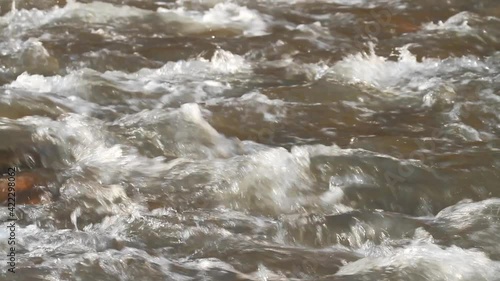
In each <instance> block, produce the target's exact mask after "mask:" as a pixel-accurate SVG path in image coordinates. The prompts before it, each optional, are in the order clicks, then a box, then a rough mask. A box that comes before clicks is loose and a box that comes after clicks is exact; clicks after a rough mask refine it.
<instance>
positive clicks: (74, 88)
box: [4, 50, 252, 107]
mask: <svg viewBox="0 0 500 281" xmlns="http://www.w3.org/2000/svg"><path fill="white" fill-rule="evenodd" d="M251 69H252V67H251V65H250V64H249V63H248V62H247V61H246V60H245V59H244V58H243V57H241V56H239V55H235V54H232V53H231V52H228V51H224V50H217V51H216V52H215V53H214V55H213V56H212V58H211V59H210V60H207V59H204V58H196V59H191V60H187V61H184V60H183V61H177V62H168V63H166V64H165V65H164V66H162V67H160V68H158V69H150V68H144V69H141V70H139V71H137V72H134V73H125V72H122V71H107V72H104V73H100V72H97V71H95V70H91V69H81V70H77V71H71V72H70V73H69V74H67V75H65V76H60V75H56V76H50V77H46V76H42V75H30V74H27V73H23V74H21V75H19V76H18V77H17V78H16V80H15V81H13V82H12V83H10V84H8V85H6V86H4V87H5V88H7V89H10V90H24V91H29V92H33V93H39V94H46V95H49V96H54V95H60V96H66V97H77V98H82V99H84V100H88V99H90V98H91V96H92V95H93V93H92V87H93V86H98V85H111V86H113V87H115V88H118V89H120V90H123V91H127V92H134V93H135V92H140V93H142V94H144V95H145V96H143V97H144V98H147V94H153V93H154V94H161V95H162V96H161V97H160V101H161V102H160V103H157V105H158V106H159V107H161V106H162V104H169V103H172V102H180V103H186V102H200V101H203V100H206V99H208V98H212V97H215V96H218V95H220V94H222V93H223V92H224V91H225V90H227V89H230V88H231V84H230V81H231V79H232V78H231V77H232V76H233V75H239V74H241V75H243V74H248V73H251ZM221 74H226V75H225V77H224V78H221V77H220V75H221ZM225 80H226V81H225ZM124 102H127V103H129V104H131V105H135V104H134V103H135V102H136V100H135V99H126V100H124Z"/></svg>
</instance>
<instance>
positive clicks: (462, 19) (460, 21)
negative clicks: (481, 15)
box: [423, 12, 475, 32]
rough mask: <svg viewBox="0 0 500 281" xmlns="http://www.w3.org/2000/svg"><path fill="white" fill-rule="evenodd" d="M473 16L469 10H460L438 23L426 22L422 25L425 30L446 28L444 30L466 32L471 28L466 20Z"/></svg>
mask: <svg viewBox="0 0 500 281" xmlns="http://www.w3.org/2000/svg"><path fill="white" fill-rule="evenodd" d="M474 18H475V16H474V15H473V14H471V13H469V12H460V13H458V14H456V15H454V16H452V17H450V18H449V19H447V20H446V21H445V22H442V21H439V22H438V23H433V22H431V23H427V24H425V25H424V26H423V27H424V29H426V30H446V31H457V32H467V31H470V30H472V28H471V27H470V26H469V24H468V22H469V21H470V20H471V19H474Z"/></svg>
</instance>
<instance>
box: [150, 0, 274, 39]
mask: <svg viewBox="0 0 500 281" xmlns="http://www.w3.org/2000/svg"><path fill="white" fill-rule="evenodd" d="M158 12H159V13H160V14H164V15H165V18H166V20H168V21H170V18H171V17H172V15H173V16H176V18H177V21H180V22H186V23H190V22H191V23H195V24H198V26H196V25H193V24H191V26H185V29H186V30H187V31H191V32H197V31H198V32H200V31H203V30H207V29H208V30H210V29H217V28H225V29H228V28H230V29H239V30H241V31H242V32H243V35H246V36H260V35H264V34H266V29H267V24H266V22H265V20H264V16H263V15H261V14H260V13H259V12H257V11H254V10H250V9H248V8H247V7H242V6H239V5H237V4H235V3H230V2H224V3H217V4H216V5H215V6H214V7H212V8H210V9H209V10H208V11H193V10H186V9H185V8H184V7H181V8H177V9H165V8H158Z"/></svg>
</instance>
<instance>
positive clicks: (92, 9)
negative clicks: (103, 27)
mask: <svg viewBox="0 0 500 281" xmlns="http://www.w3.org/2000/svg"><path fill="white" fill-rule="evenodd" d="M151 13H152V12H150V11H146V10H141V9H138V8H134V7H130V6H115V5H112V4H109V3H103V2H98V1H96V2H91V3H88V4H84V3H79V2H76V1H74V0H69V1H68V3H67V4H66V6H64V7H62V8H60V7H58V6H56V7H54V8H52V9H50V10H47V11H41V10H38V9H32V10H14V11H11V12H9V13H7V14H6V15H5V16H3V17H2V18H1V19H0V26H1V25H7V27H6V31H7V32H8V34H11V35H13V36H18V35H20V34H22V31H25V30H30V29H35V28H38V27H40V26H43V25H46V24H50V23H53V22H56V21H60V20H66V19H80V20H82V21H84V22H87V23H109V22H110V21H113V20H115V19H119V18H131V17H143V16H146V15H148V14H151Z"/></svg>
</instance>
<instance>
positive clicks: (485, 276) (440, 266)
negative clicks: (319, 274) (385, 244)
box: [336, 242, 500, 281]
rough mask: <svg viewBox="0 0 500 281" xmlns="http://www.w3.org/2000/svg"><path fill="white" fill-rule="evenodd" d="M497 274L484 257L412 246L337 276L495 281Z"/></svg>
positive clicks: (424, 244) (353, 266) (421, 244)
mask: <svg viewBox="0 0 500 281" xmlns="http://www.w3.org/2000/svg"><path fill="white" fill-rule="evenodd" d="M391 269H392V270H391ZM499 270H500V263H499V262H496V261H492V260H491V259H489V258H488V257H487V256H486V255H485V254H484V253H481V252H478V251H472V250H463V249H461V248H458V247H455V246H452V247H449V248H441V247H439V246H437V245H434V244H431V243H428V242H415V243H413V244H411V245H409V246H407V247H404V248H400V249H396V250H395V251H394V252H393V253H390V254H389V255H385V256H382V257H367V258H363V259H361V260H358V261H355V262H353V263H350V264H347V265H346V266H344V267H342V268H341V269H340V270H339V271H338V272H337V274H336V275H338V276H351V277H354V276H364V278H368V279H370V280H372V279H373V280H375V279H382V276H384V277H385V278H388V279H390V280H392V279H400V280H401V279H413V278H418V279H416V280H457V281H459V280H460V281H466V280H467V281H479V280H484V281H486V280H497V275H498V272H499ZM370 277H371V278H370Z"/></svg>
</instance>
